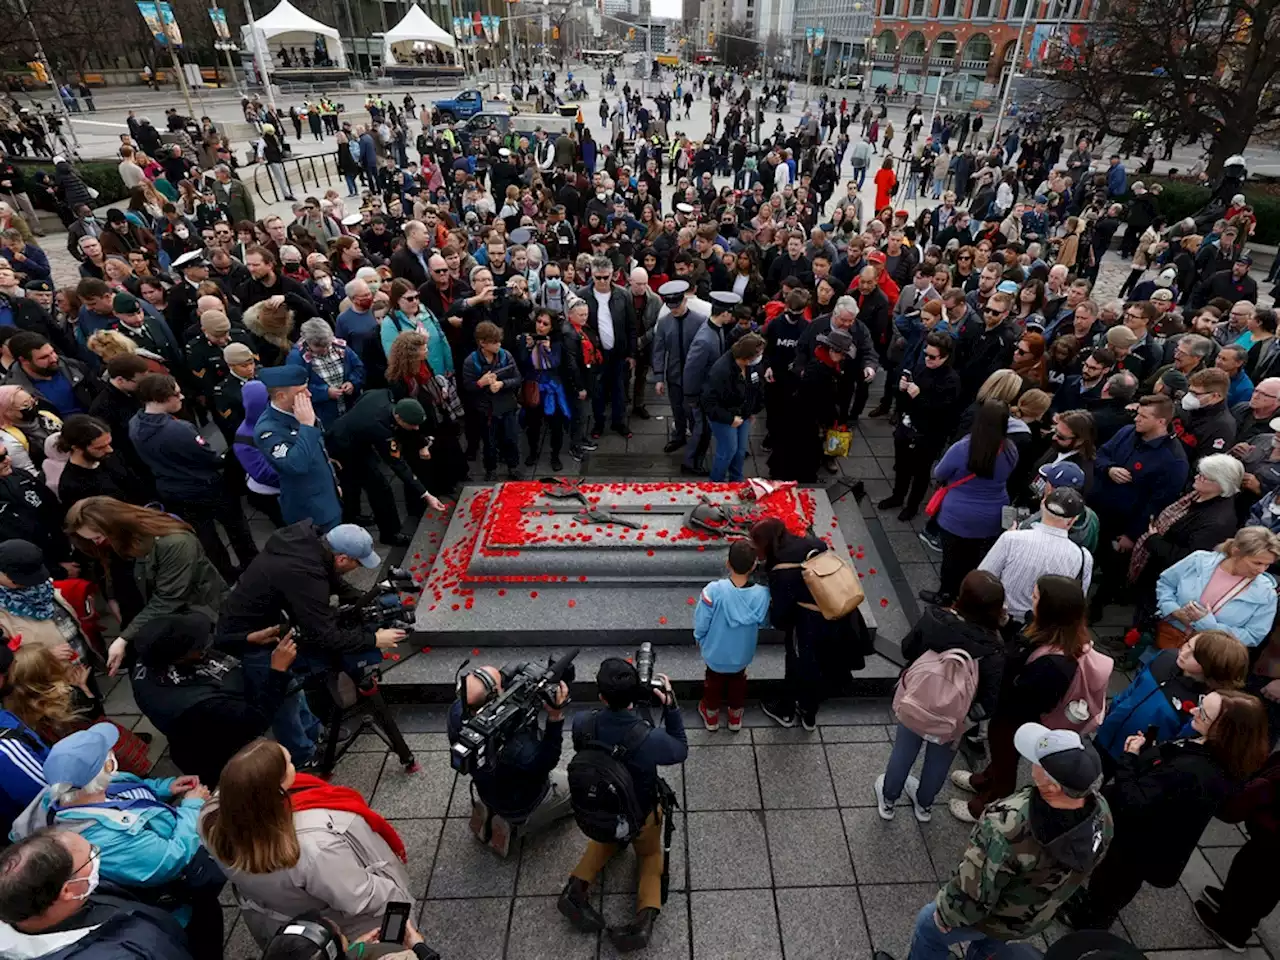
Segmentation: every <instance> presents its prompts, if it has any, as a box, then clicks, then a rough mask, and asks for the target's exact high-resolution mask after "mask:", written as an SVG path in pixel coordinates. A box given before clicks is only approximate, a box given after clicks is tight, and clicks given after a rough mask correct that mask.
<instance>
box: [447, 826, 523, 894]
mask: <svg viewBox="0 0 1280 960" xmlns="http://www.w3.org/2000/svg"><path fill="white" fill-rule="evenodd" d="M519 863H520V861H519V859H518V858H516V857H509V858H508V859H506V860H502V859H500V858H498V857H497V856H495V855H494V853H493V852H492V851H491V850H490V849H489V848H488V847H485V846H482V845H481V843H480V842H479V841H478V840H476V838H475V837H474V836H472V834H471V830H470V829H469V828H468V827H467V822H466V821H465V820H447V821H445V825H444V830H443V831H442V832H441V836H440V848H439V850H438V852H437V853H436V865H435V869H434V870H433V871H432V872H431V883H430V885H429V886H428V887H427V896H428V897H429V898H431V899H436V898H440V897H508V896H511V894H513V893H514V892H515V884H516V871H517V869H518V867H519Z"/></svg>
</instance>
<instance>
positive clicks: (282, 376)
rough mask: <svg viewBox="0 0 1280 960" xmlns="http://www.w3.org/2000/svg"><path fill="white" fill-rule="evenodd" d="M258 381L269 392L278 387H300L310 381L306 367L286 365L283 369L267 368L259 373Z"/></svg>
mask: <svg viewBox="0 0 1280 960" xmlns="http://www.w3.org/2000/svg"><path fill="white" fill-rule="evenodd" d="M258 379H259V380H261V381H262V385H263V386H264V387H266V388H267V389H268V390H271V389H274V388H276V387H300V386H302V385H303V384H305V383H306V382H307V380H308V379H310V374H309V373H308V372H307V368H306V367H299V366H294V365H292V364H285V365H284V366H283V367H265V368H264V369H262V370H259V371H258Z"/></svg>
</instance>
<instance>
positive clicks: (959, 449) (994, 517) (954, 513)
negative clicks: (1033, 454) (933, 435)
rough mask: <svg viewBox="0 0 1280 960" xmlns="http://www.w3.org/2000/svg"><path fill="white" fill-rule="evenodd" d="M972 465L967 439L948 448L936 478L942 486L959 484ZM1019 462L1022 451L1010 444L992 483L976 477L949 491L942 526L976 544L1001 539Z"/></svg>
mask: <svg viewBox="0 0 1280 960" xmlns="http://www.w3.org/2000/svg"><path fill="white" fill-rule="evenodd" d="M968 462H969V438H968V437H963V438H961V439H960V440H957V441H956V442H955V443H953V444H952V445H951V446H950V447H948V448H947V452H946V453H944V454H943V455H942V459H941V460H939V461H938V465H937V466H936V467H934V468H933V478H934V479H935V480H937V481H938V482H939V483H942V484H947V483H955V482H956V481H957V480H960V479H961V478H963V477H967V476H969V467H968ZM1017 462H1018V451H1017V449H1016V448H1015V447H1014V445H1013V442H1012V441H1010V440H1006V441H1005V444H1004V449H1003V450H1001V452H1000V456H999V457H997V458H996V469H995V476H993V477H992V478H991V479H990V480H988V479H985V478H983V477H974V478H973V479H972V480H970V481H968V482H967V483H963V484H961V485H960V486H958V487H955V488H953V489H952V490H950V491H948V492H947V495H946V496H945V497H944V498H943V500H942V509H941V510H940V511H939V512H938V525H939V526H940V527H942V529H943V530H945V531H947V533H950V534H953V535H955V536H957V537H968V538H972V539H975V540H976V539H982V538H985V537H998V536H1000V533H1001V528H1000V508H1001V507H1004V506H1008V504H1009V491H1008V488H1007V487H1006V483H1007V482H1008V480H1009V474H1010V473H1012V472H1013V468H1014V466H1015V465H1016V464H1017Z"/></svg>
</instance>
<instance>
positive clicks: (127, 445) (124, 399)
mask: <svg viewBox="0 0 1280 960" xmlns="http://www.w3.org/2000/svg"><path fill="white" fill-rule="evenodd" d="M141 410H142V404H140V403H138V401H137V399H136V398H135V397H134V395H133V394H132V393H125V392H124V391H123V390H120V389H117V388H116V387H114V386H112V385H111V384H110V383H108V384H107V385H106V386H105V387H104V388H103V390H102V392H101V393H99V394H98V395H97V396H96V397H94V398H93V403H92V404H91V405H90V406H89V413H90V414H91V415H93V416H95V417H97V418H98V419H100V420H103V421H105V422H106V424H107V426H109V427H110V428H111V445H112V446H113V447H114V448H115V451H116V453H118V454H120V456H121V457H123V458H124V460H125V462H126V463H128V465H129V469H130V470H131V471H132V472H133V473H134V474H136V475H137V476H139V477H145V478H146V479H147V482H148V483H150V482H151V468H150V467H148V466H147V464H146V461H144V460H143V459H142V457H141V456H140V455H139V454H138V450H137V448H136V447H134V445H133V441H132V440H130V439H129V421H130V420H132V419H133V417H134V414H136V413H138V412H139V411H141Z"/></svg>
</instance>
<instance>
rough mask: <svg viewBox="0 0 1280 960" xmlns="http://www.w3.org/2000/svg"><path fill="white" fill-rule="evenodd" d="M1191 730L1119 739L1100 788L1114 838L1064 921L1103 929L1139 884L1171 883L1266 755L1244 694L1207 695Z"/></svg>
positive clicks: (1255, 713) (1262, 731) (1261, 719)
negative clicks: (1176, 736)
mask: <svg viewBox="0 0 1280 960" xmlns="http://www.w3.org/2000/svg"><path fill="white" fill-rule="evenodd" d="M1191 727H1192V729H1193V730H1194V731H1195V733H1196V736H1194V737H1190V738H1188V739H1185V740H1169V741H1166V742H1164V743H1148V742H1147V740H1146V736H1145V735H1144V734H1140V733H1136V734H1134V735H1133V736H1131V737H1129V739H1128V740H1127V741H1125V745H1124V754H1123V755H1122V756H1121V757H1120V759H1119V761H1118V762H1117V766H1116V772H1115V777H1114V779H1113V780H1112V781H1111V782H1110V783H1108V784H1107V785H1106V786H1105V787H1103V789H1102V795H1103V796H1104V797H1105V798H1106V799H1107V803H1108V804H1109V805H1110V807H1111V813H1112V816H1113V817H1115V838H1114V839H1113V840H1112V842H1111V847H1110V849H1109V850H1108V851H1107V856H1106V859H1105V860H1103V861H1102V863H1101V864H1100V865H1099V866H1098V867H1096V868H1095V869H1094V871H1093V874H1092V875H1091V876H1090V878H1089V886H1088V887H1087V888H1084V889H1081V890H1080V892H1079V893H1078V894H1077V895H1076V896H1075V897H1073V898H1072V899H1071V900H1070V901H1069V902H1068V904H1067V906H1066V908H1065V909H1064V910H1063V911H1061V912H1060V914H1059V916H1062V917H1063V919H1064V920H1065V921H1066V922H1067V923H1069V924H1070V925H1071V926H1073V927H1076V928H1077V929H1088V930H1106V929H1107V928H1108V927H1110V926H1111V924H1112V923H1114V922H1115V919H1116V917H1117V916H1118V915H1119V913H1120V911H1121V909H1123V908H1124V907H1125V906H1126V905H1127V904H1128V903H1129V901H1131V900H1132V899H1133V898H1134V897H1135V896H1137V894H1138V891H1139V890H1140V889H1142V884H1143V882H1144V881H1145V882H1147V883H1150V884H1151V885H1152V886H1153V887H1172V886H1174V885H1175V884H1176V883H1177V882H1178V878H1179V877H1180V876H1181V875H1182V871H1183V869H1184V868H1185V867H1186V865H1187V861H1189V860H1190V859H1191V854H1192V853H1194V852H1195V849H1196V844H1197V843H1199V842H1200V835H1201V834H1202V833H1204V828H1205V827H1207V826H1208V825H1209V821H1210V820H1211V819H1212V818H1213V815H1214V814H1215V813H1217V811H1218V808H1219V806H1220V805H1221V804H1222V802H1223V800H1224V799H1225V798H1226V797H1227V795H1228V794H1229V793H1231V792H1232V791H1233V790H1234V789H1235V787H1236V785H1238V784H1240V783H1242V782H1243V781H1244V780H1245V778H1246V777H1248V776H1249V775H1250V774H1252V773H1253V772H1254V771H1255V770H1257V769H1258V768H1259V767H1261V766H1262V764H1263V763H1264V762H1265V761H1266V759H1267V754H1268V753H1269V752H1270V748H1269V744H1268V741H1267V713H1266V710H1265V709H1264V708H1263V706H1262V703H1261V702H1260V701H1259V700H1258V698H1257V697H1254V696H1252V695H1251V694H1248V693H1241V692H1239V691H1228V690H1220V691H1215V692H1213V693H1209V694H1206V695H1205V696H1204V698H1203V699H1202V700H1201V701H1200V705H1199V706H1198V707H1196V708H1195V709H1193V710H1192V711H1191Z"/></svg>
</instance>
